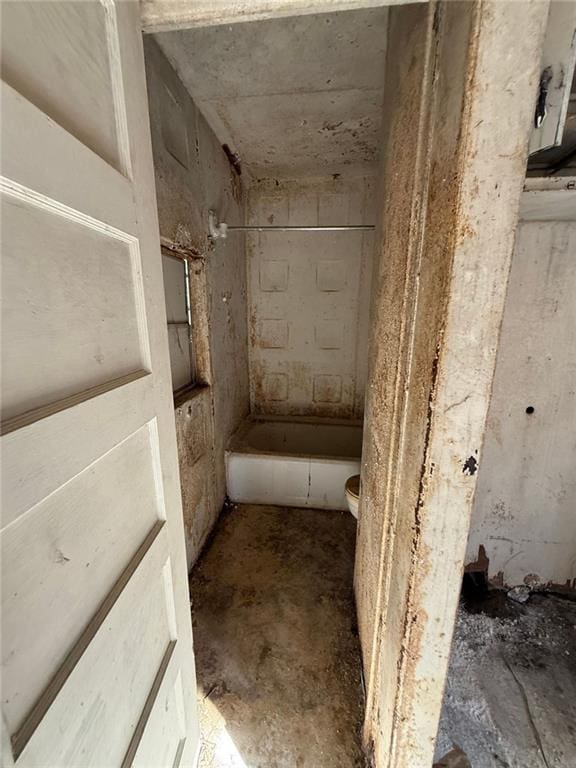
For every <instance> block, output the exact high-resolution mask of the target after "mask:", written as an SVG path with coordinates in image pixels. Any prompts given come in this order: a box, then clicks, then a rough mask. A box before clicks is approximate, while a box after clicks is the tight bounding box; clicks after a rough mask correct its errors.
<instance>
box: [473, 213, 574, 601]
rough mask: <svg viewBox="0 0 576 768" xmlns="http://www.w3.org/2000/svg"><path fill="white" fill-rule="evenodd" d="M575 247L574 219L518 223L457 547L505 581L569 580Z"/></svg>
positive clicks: (571, 560)
mask: <svg viewBox="0 0 576 768" xmlns="http://www.w3.org/2000/svg"><path fill="white" fill-rule="evenodd" d="M572 202H573V205H574V202H575V201H574V200H573V201H572ZM573 211H576V207H573ZM573 216H574V214H573ZM575 253H576V222H574V221H521V222H520V223H519V227H518V231H517V237H516V246H515V251H514V257H513V262H512V270H511V274H510V281H509V286H508V296H507V301H506V307H505V311H504V319H503V323H502V331H501V338H500V346H499V350H498V358H497V364H496V372H495V378H494V384H493V390H492V400H491V403H490V410H489V413H488V422H487V429H486V438H485V444H484V451H483V458H482V462H481V465H480V471H479V477H478V487H477V490H476V499H475V505H474V512H473V517H472V524H471V531H470V538H469V542H468V549H467V562H469V563H471V562H474V561H476V562H477V564H478V565H479V566H480V567H485V565H486V563H485V558H484V557H483V553H480V557H478V553H479V549H480V547H481V546H482V547H484V552H485V556H486V557H487V558H488V560H489V563H488V574H489V577H490V578H491V579H493V580H495V581H497V582H500V583H504V584H507V585H515V584H522V583H524V582H527V583H528V584H542V585H545V584H549V583H553V584H559V585H563V586H572V587H576V469H575V468H576V434H575V430H574V426H575V424H576V386H575V382H576V334H575V329H576V301H575V297H576V261H575V260H574V254H575ZM529 407H532V408H533V409H534V412H533V413H527V412H526V408H529Z"/></svg>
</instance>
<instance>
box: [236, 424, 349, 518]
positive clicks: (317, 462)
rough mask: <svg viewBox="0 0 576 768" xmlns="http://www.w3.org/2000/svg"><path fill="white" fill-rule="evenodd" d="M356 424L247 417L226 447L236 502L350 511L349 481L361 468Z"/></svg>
mask: <svg viewBox="0 0 576 768" xmlns="http://www.w3.org/2000/svg"><path fill="white" fill-rule="evenodd" d="M361 453H362V425H361V424H360V423H357V422H352V423H350V422H346V423H343V422H333V421H324V422H321V421H318V420H313V419H298V420H294V419H291V420H288V419H283V418H259V417H252V418H250V419H247V420H246V421H245V422H244V423H243V424H242V425H241V426H240V428H239V429H238V431H237V432H236V433H235V435H234V436H233V438H232V440H231V441H230V444H229V446H228V450H227V451H226V480H227V485H228V496H229V498H230V499H231V501H235V502H239V503H244V504H275V505H279V506H288V507H314V508H316V509H340V510H347V509H348V506H347V504H346V497H345V495H344V485H345V483H346V480H347V479H348V478H349V477H350V476H351V475H357V474H359V472H360V456H361Z"/></svg>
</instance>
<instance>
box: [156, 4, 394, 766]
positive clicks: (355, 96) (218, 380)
mask: <svg viewBox="0 0 576 768" xmlns="http://www.w3.org/2000/svg"><path fill="white" fill-rule="evenodd" d="M387 18H388V9H387V8H385V7H383V8H374V9H362V10H358V11H349V12H343V13H329V14H321V15H305V16H298V17H293V18H279V19H273V20H268V21H261V22H253V23H245V24H234V25H232V26H228V25H227V26H217V27H203V28H198V29H183V30H178V31H173V32H162V33H158V34H154V35H146V36H145V59H146V69H147V81H148V94H149V103H150V118H151V132H152V144H153V153H154V164H155V175H156V191H157V198H158V211H159V223H160V235H161V242H162V245H163V248H164V250H165V252H166V254H167V256H166V259H169V260H170V261H166V266H167V267H172V266H173V264H174V263H176V264H178V262H177V261H175V259H183V260H184V261H185V262H186V263H187V264H188V268H189V270H190V275H191V276H192V277H193V278H194V276H195V275H196V276H197V275H198V274H201V275H202V280H200V281H198V280H197V281H196V283H194V282H191V285H190V308H191V311H192V313H195V314H194V316H193V317H192V321H191V322H189V324H188V327H187V329H184V331H183V333H184V334H186V333H188V341H189V342H190V349H191V355H192V357H193V359H194V360H195V364H196V369H197V370H199V371H200V376H199V381H200V383H201V384H202V385H203V386H198V387H194V386H189V387H187V388H184V390H180V392H179V394H178V397H177V399H176V401H175V418H176V426H177V436H178V443H179V460H180V472H181V482H182V494H183V504H184V519H185V528H186V538H187V541H186V546H187V555H188V565H189V568H190V569H191V580H190V587H191V598H192V606H193V622H194V633H195V652H196V663H197V677H198V684H199V715H200V722H201V728H202V729H203V736H204V741H203V750H204V752H203V753H201V758H200V764H201V765H204V764H206V765H214V766H216V765H226V766H228V765H234V766H236V765H238V766H244V765H274V764H277V765H290V766H293V765H311V764H313V765H315V766H318V767H319V766H322V765H325V766H330V765H334V764H340V765H350V766H353V765H362V764H363V763H362V760H363V758H362V750H361V746H360V744H361V726H362V718H363V688H362V672H361V661H360V650H359V640H358V631H357V627H356V618H355V617H356V611H355V606H354V593H353V578H354V554H355V537H356V520H355V517H354V515H355V514H357V510H358V499H359V493H360V488H359V475H360V467H361V451H362V428H363V411H364V394H365V388H366V381H367V375H368V374H367V368H368V334H369V326H370V322H369V309H370V291H371V286H372V270H373V260H374V257H373V253H374V240H375V232H374V229H375V219H376V199H377V186H378V180H377V172H378V160H379V153H378V146H379V135H380V124H381V107H382V98H383V85H384V69H385V61H384V59H385V48H386V28H387ZM180 263H181V262H180ZM174 271H175V270H172V272H174ZM172 272H169V273H168V274H165V284H166V285H168V284H169V281H167V278H169V277H170V275H171V274H172ZM172 303H174V302H172ZM180 303H182V302H180ZM168 306H169V311H170V312H171V313H172V314H173V315H174V318H176V315H175V314H174V313H175V311H176V310H175V309H173V308H172V309H171V307H172V305H171V304H170V303H169V304H168ZM183 306H184V305H182V307H180V309H181V310H182V311H183ZM174 318H172V319H173V320H174ZM170 319H171V318H170V317H169V322H170ZM178 319H182V320H185V319H186V318H184V316H183V317H182V318H176V320H178ZM188 320H190V318H188ZM182 328H184V326H182ZM199 330H200V331H204V333H205V337H204V338H205V345H204V347H203V348H202V344H201V339H200V342H199V340H198V331H199ZM172 333H175V331H174V330H173V331H172ZM198 346H200V349H199V348H198ZM184 348H185V345H184V344H180V345H179V344H174V345H172V348H171V357H174V358H175V359H174V360H173V361H172V365H173V370H174V371H177V372H179V371H180V370H181V369H182V367H183V363H182V359H181V358H182V357H183V352H182V350H183V349H184ZM186 370H188V369H186ZM351 511H352V512H353V514H351ZM203 754H204V758H203V757H202V755H203ZM203 759H204V760H205V763H203V762H202V760H203ZM210 760H212V762H210ZM226 760H227V761H228V762H226ZM218 761H220V762H218Z"/></svg>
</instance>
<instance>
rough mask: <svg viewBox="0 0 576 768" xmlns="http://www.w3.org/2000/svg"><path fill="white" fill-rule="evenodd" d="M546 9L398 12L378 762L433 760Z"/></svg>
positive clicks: (372, 477) (381, 414)
mask: <svg viewBox="0 0 576 768" xmlns="http://www.w3.org/2000/svg"><path fill="white" fill-rule="evenodd" d="M547 10H548V9H547V5H546V4H545V3H538V2H526V3H521V4H515V3H501V2H463V3H456V2H438V3H436V2H431V3H429V4H428V5H426V6H419V5H410V4H408V5H405V6H402V7H395V8H391V9H390V15H389V39H388V49H387V50H388V54H387V61H386V68H385V73H386V74H385V78H386V82H385V88H384V104H385V106H386V108H385V110H384V119H383V123H384V125H383V139H382V146H383V164H382V178H383V183H384V194H383V199H382V203H381V208H380V212H379V215H378V218H379V221H380V224H381V232H380V236H377V266H376V267H375V288H376V290H375V295H374V301H373V302H372V323H371V326H372V327H371V339H370V356H369V357H370V360H369V376H368V388H367V392H368V395H367V399H366V417H365V429H364V444H363V455H362V462H363V466H362V489H363V490H362V496H361V499H360V510H359V528H358V538H357V557H356V572H355V591H356V602H357V607H358V623H359V631H360V638H361V644H362V652H363V662H364V670H365V680H366V688H367V693H366V720H365V728H364V739H365V743H366V746H367V748H368V749H369V750H370V751H371V752H372V753H373V756H374V764H375V765H376V766H378V768H380V767H386V768H415V767H416V766H418V767H420V766H422V767H424V766H429V765H431V763H432V760H433V751H434V742H435V738H436V730H437V724H438V718H439V715H440V709H441V704H442V696H443V689H444V682H445V677H446V670H447V663H448V657H449V652H450V641H451V636H452V632H453V627H454V619H455V615H456V610H457V605H458V595H459V591H460V586H461V580H462V568H463V565H464V557H465V549H466V541H467V538H468V529H469V523H470V515H471V512H472V504H473V495H474V490H475V484H476V480H477V477H478V473H477V471H476V470H477V466H478V463H479V462H480V461H481V449H482V442H483V437H484V428H485V421H486V416H487V411H488V403H489V399H490V391H491V384H492V377H493V374H494V368H495V363H496V349H497V344H498V334H499V328H500V323H501V319H502V313H503V309H504V301H505V291H506V282H507V277H508V272H509V267H510V260H511V256H512V251H513V243H514V233H515V229H516V224H517V218H518V206H519V200H520V192H521V187H522V181H523V177H524V170H525V160H526V151H527V143H528V132H529V127H530V121H531V119H532V110H533V103H534V96H535V93H536V86H537V80H538V74H539V72H538V67H539V59H540V50H541V45H542V39H543V31H544V25H545V21H546V16H547ZM503 84H505V86H504V85H503Z"/></svg>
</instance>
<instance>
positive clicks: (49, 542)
mask: <svg viewBox="0 0 576 768" xmlns="http://www.w3.org/2000/svg"><path fill="white" fill-rule="evenodd" d="M2 10H3V28H2V73H3V78H4V80H5V82H3V83H2V114H3V126H2V150H3V153H2V156H3V164H2V177H1V179H0V192H1V194H2V224H3V227H2V255H3V285H2V364H3V380H2V433H3V436H2V459H3V461H2V531H1V534H0V536H1V539H0V541H1V547H2V616H3V622H2V686H3V696H2V699H3V744H2V748H3V757H4V762H5V763H10V762H11V760H14V761H15V763H16V765H17V766H20V765H22V766H39V765H43V766H47V765H48V766H59V768H60V766H62V767H64V766H78V765H82V766H89V765H94V766H114V765H118V766H128V765H132V764H133V763H134V764H138V765H152V763H150V762H149V760H150V759H151V757H152V756H154V760H156V762H155V763H154V764H155V765H170V766H172V765H177V764H180V765H192V764H193V763H194V758H195V755H196V752H197V746H198V734H197V716H196V705H195V677H194V659H193V649H192V636H191V624H190V610H189V597H188V587H187V573H186V562H185V554H184V536H183V525H182V511H181V502H180V488H179V478H178V464H177V455H176V441H175V432H174V415H173V405H172V394H171V387H170V364H169V357H168V339H167V331H166V316H165V308H164V292H163V283H162V267H161V257H160V245H159V237H158V223H157V218H156V202H155V194H154V181H153V179H154V176H153V168H152V158H151V151H150V138H149V125H148V112H147V100H146V93H145V81H144V62H143V55H142V40H141V33H140V29H139V7H138V3H136V2H122V3H119V4H118V5H116V4H115V3H113V2H109V0H103V2H101V3H100V2H85V3H58V2H56V3H37V2H27V1H26V0H25V1H23V2H20V3H4V4H3V9H2Z"/></svg>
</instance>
